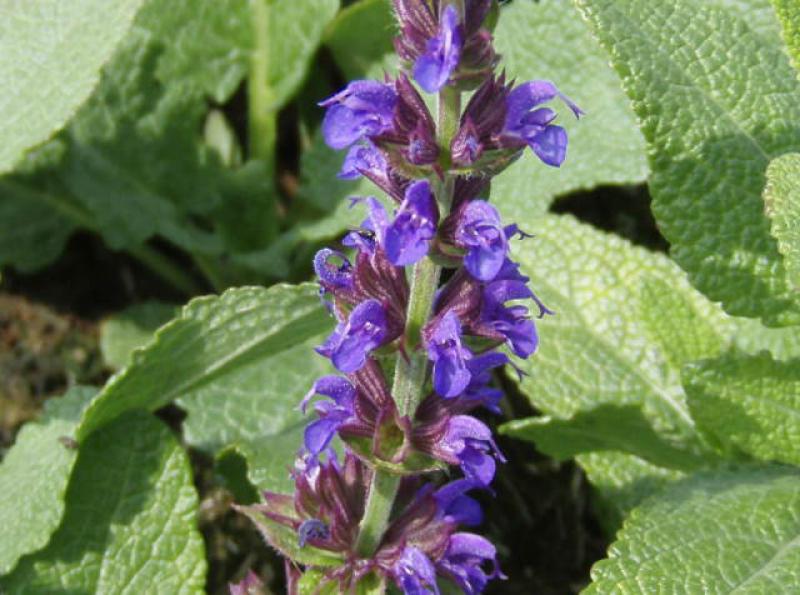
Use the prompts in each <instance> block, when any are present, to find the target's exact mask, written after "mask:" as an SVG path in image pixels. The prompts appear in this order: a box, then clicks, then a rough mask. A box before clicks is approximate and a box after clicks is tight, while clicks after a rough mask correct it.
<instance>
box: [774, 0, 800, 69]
mask: <svg viewBox="0 0 800 595" xmlns="http://www.w3.org/2000/svg"><path fill="white" fill-rule="evenodd" d="M772 3H773V4H774V5H775V10H776V11H777V13H778V18H779V19H780V22H781V26H782V27H783V38H784V40H785V41H786V46H787V47H788V48H789V54H790V55H791V56H792V61H793V62H794V66H795V68H796V69H797V70H799V71H800V6H798V4H797V2H795V1H794V0H772Z"/></svg>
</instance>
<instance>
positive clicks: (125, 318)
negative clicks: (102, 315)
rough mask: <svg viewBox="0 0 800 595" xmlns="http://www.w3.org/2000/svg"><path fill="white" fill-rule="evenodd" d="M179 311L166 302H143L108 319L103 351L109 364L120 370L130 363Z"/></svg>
mask: <svg viewBox="0 0 800 595" xmlns="http://www.w3.org/2000/svg"><path fill="white" fill-rule="evenodd" d="M177 310H178V308H177V307H175V306H172V305H170V304H165V303H163V302H153V301H151V302H143V303H141V304H136V305H134V306H131V307H130V308H127V309H125V310H123V311H122V312H120V313H118V314H115V315H113V316H111V317H110V318H108V319H107V320H104V321H103V323H102V325H101V326H100V351H101V352H102V354H103V360H104V361H105V363H106V365H108V366H110V367H112V368H114V369H117V370H119V369H121V368H124V367H125V366H127V365H128V364H129V363H130V360H131V356H132V355H133V351H134V350H135V349H138V348H139V347H143V346H145V345H146V344H147V343H149V342H150V340H151V339H152V338H153V334H154V333H155V332H156V329H157V328H158V327H160V326H161V325H163V324H165V323H167V322H169V321H170V319H172V318H173V317H174V316H175V315H176V313H177Z"/></svg>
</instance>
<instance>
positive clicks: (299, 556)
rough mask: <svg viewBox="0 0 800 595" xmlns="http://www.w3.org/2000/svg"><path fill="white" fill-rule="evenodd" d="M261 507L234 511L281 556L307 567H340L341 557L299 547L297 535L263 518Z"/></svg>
mask: <svg viewBox="0 0 800 595" xmlns="http://www.w3.org/2000/svg"><path fill="white" fill-rule="evenodd" d="M261 506H263V505H260V504H256V505H253V506H236V507H235V508H236V510H238V511H239V512H241V513H242V514H244V515H246V516H247V517H248V518H249V519H250V520H251V521H253V524H255V525H256V527H258V530H259V531H260V532H261V534H262V535H263V537H264V539H265V540H266V541H267V543H269V544H270V545H271V546H272V547H274V548H275V549H276V550H278V551H279V552H280V553H281V554H282V555H283V556H285V557H287V558H290V559H292V560H294V561H295V562H299V563H300V564H307V565H309V566H341V564H342V557H341V555H337V554H335V553H333V552H329V551H327V550H321V549H317V548H315V547H312V546H310V545H306V546H305V547H300V545H299V544H298V542H297V533H296V532H295V531H293V530H292V529H290V528H289V527H287V526H285V525H281V524H280V523H277V522H275V521H273V520H272V519H270V518H268V517H266V516H264V514H263V513H262V512H261V510H260V508H261Z"/></svg>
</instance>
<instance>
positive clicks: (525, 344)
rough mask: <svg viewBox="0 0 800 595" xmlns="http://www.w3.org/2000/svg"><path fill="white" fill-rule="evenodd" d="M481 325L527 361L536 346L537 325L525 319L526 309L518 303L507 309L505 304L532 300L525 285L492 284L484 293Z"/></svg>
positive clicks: (500, 282)
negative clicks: (520, 300)
mask: <svg viewBox="0 0 800 595" xmlns="http://www.w3.org/2000/svg"><path fill="white" fill-rule="evenodd" d="M483 296H484V297H483V306H482V308H481V322H482V324H485V325H488V326H489V327H491V328H492V329H493V330H494V331H496V332H497V333H499V334H501V335H502V336H503V337H505V339H506V341H507V342H508V344H509V345H510V346H511V350H512V351H513V352H514V354H515V355H517V356H518V357H521V358H528V357H530V356H531V355H533V353H534V352H535V351H536V348H537V347H538V345H539V335H538V333H537V331H536V324H535V323H534V322H533V320H531V319H530V317H529V316H528V308H527V307H526V306H523V305H521V304H517V305H512V306H506V305H505V304H506V302H509V301H511V300H519V299H533V298H534V297H535V296H534V295H533V292H532V291H531V290H530V288H528V286H527V285H525V283H522V282H519V281H505V280H501V281H493V282H492V283H489V284H488V285H487V286H486V287H485V288H484V290H483Z"/></svg>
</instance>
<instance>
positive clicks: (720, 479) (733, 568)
mask: <svg viewBox="0 0 800 595" xmlns="http://www.w3.org/2000/svg"><path fill="white" fill-rule="evenodd" d="M799 568H800V475H799V474H798V472H797V470H795V469H790V468H784V467H766V468H757V467H752V468H743V469H738V470H727V471H719V472H713V473H703V474H698V475H696V476H693V477H692V478H691V479H688V480H686V481H682V482H679V483H678V484H677V485H675V486H674V487H671V488H670V489H668V490H667V491H665V492H664V493H662V494H659V495H658V496H657V497H654V498H652V499H650V500H648V501H647V502H646V503H645V504H643V505H642V506H641V507H640V508H638V509H636V510H635V511H634V512H633V513H632V514H631V516H630V518H629V520H628V521H626V523H625V527H624V528H623V530H622V531H621V532H620V534H619V536H618V539H617V541H616V542H614V543H613V544H612V545H611V548H610V549H609V559H607V560H603V561H601V562H598V563H597V564H596V565H595V566H594V567H593V568H592V578H593V579H594V582H593V584H592V585H591V586H590V587H589V588H588V589H587V590H586V591H584V593H586V594H587V595H588V594H600V593H615V594H628V593H630V594H633V593H733V592H737V593H753V594H756V593H765V594H766V593H769V594H770V595H773V594H774V595H778V594H781V593H786V594H787V595H788V594H789V593H796V592H797V585H798V582H800V572H799V571H798V569H799Z"/></svg>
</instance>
